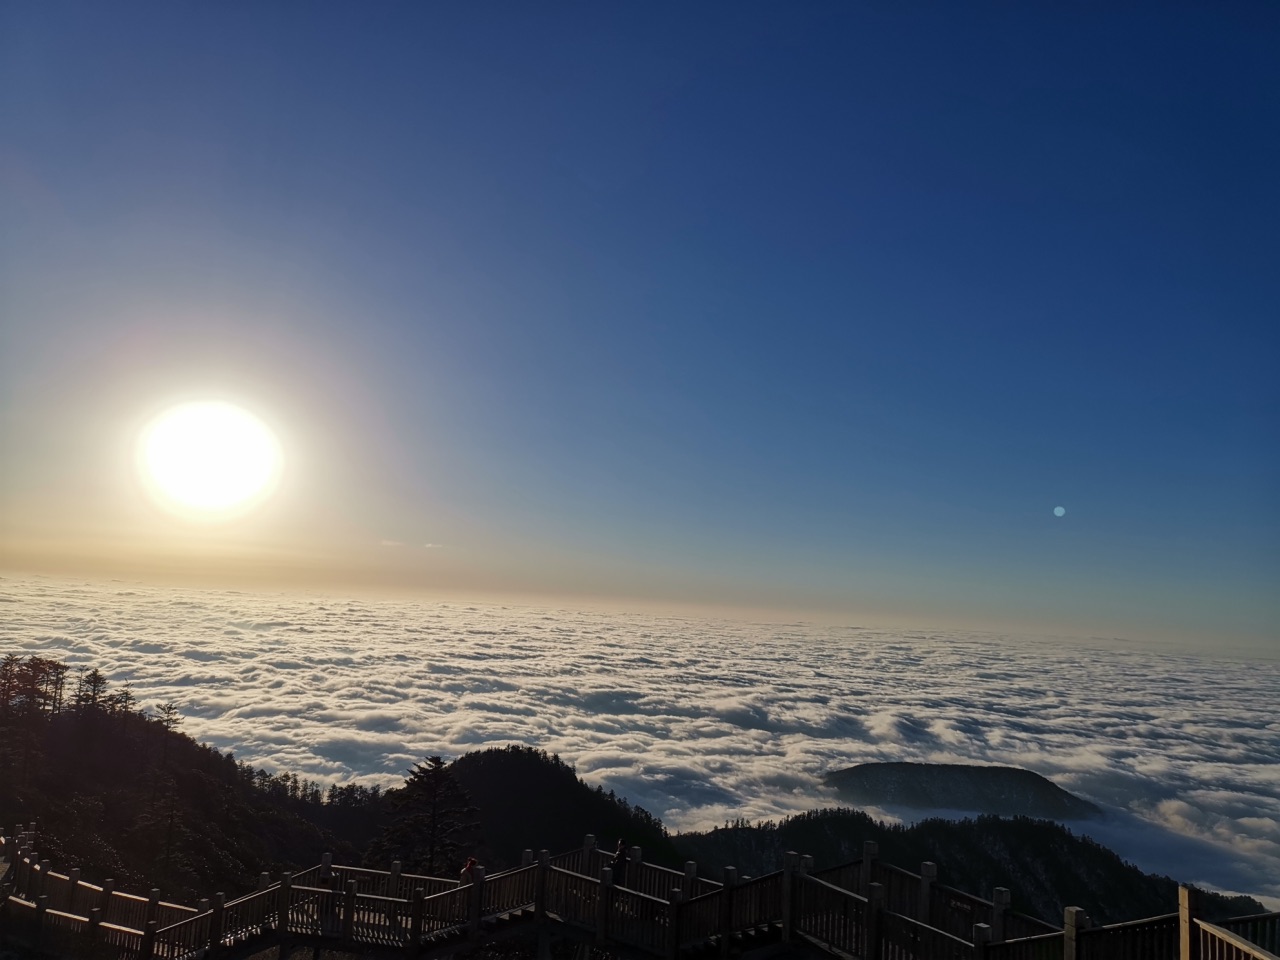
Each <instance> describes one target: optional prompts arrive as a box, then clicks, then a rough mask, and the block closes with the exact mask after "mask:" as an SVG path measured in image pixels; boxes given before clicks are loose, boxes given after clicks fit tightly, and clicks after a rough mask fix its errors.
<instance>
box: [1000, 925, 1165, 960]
mask: <svg viewBox="0 0 1280 960" xmlns="http://www.w3.org/2000/svg"><path fill="white" fill-rule="evenodd" d="M1062 941H1063V934H1062V931H1061V930H1055V931H1053V932H1052V933H1042V934H1040V935H1038V936H1034V937H1020V938H1018V939H1016V940H1004V941H1001V942H999V943H989V944H987V948H986V952H985V955H986V957H987V958H988V960H1062V958H1063V956H1064V955H1065V953H1064V949H1063V942H1062ZM1134 960H1139V958H1134ZM1158 960H1166V958H1164V957H1161V958H1158Z"/></svg>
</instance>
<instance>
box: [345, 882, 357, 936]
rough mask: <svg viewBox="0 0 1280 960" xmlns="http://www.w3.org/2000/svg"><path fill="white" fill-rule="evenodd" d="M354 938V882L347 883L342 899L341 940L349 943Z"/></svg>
mask: <svg viewBox="0 0 1280 960" xmlns="http://www.w3.org/2000/svg"><path fill="white" fill-rule="evenodd" d="M355 938H356V882H355V881H354V880H348V881H347V893H346V896H344V897H343V898H342V939H343V941H344V942H346V943H350V942H351V941H352V940H354V939H355Z"/></svg>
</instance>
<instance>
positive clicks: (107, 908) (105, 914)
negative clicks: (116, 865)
mask: <svg viewBox="0 0 1280 960" xmlns="http://www.w3.org/2000/svg"><path fill="white" fill-rule="evenodd" d="M115 892H116V882H115V881H114V880H112V879H110V878H108V879H106V880H103V881H102V893H101V894H100V896H99V899H98V906H99V907H101V908H102V919H103V920H105V921H106V922H107V923H110V922H111V895H112V894H113V893H115Z"/></svg>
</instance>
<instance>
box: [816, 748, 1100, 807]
mask: <svg viewBox="0 0 1280 960" xmlns="http://www.w3.org/2000/svg"><path fill="white" fill-rule="evenodd" d="M826 782H827V783H828V784H829V785H830V786H832V787H834V788H835V789H836V792H837V793H838V794H839V796H840V799H841V800H844V801H846V802H848V803H851V804H854V805H856V806H885V805H892V806H902V807H910V808H912V809H916V810H965V811H972V812H974V813H988V814H996V815H998V816H1004V817H1015V816H1021V817H1038V818H1042V819H1046V820H1088V819H1093V818H1095V817H1100V816H1102V810H1100V809H1099V808H1098V807H1096V806H1095V805H1094V804H1092V803H1090V802H1089V801H1088V800H1082V799H1081V798H1080V797H1077V796H1075V795H1074V794H1071V793H1068V792H1067V791H1066V790H1063V789H1062V788H1061V787H1059V786H1058V785H1057V784H1055V783H1054V782H1053V781H1051V780H1047V779H1045V778H1044V777H1042V776H1040V774H1038V773H1032V772H1031V771H1030V770H1023V769H1021V768H1020V767H982V766H977V765H973V764H962V763H904V762H895V763H860V764H857V765H856V766H852V767H846V768H845V769H843V770H836V771H834V772H832V773H829V774H827V776H826Z"/></svg>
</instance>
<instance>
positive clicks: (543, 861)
mask: <svg viewBox="0 0 1280 960" xmlns="http://www.w3.org/2000/svg"><path fill="white" fill-rule="evenodd" d="M550 872H551V851H549V850H539V851H538V882H537V885H536V886H535V887H534V888H533V916H534V918H535V919H536V920H537V921H538V924H539V925H542V924H543V922H544V921H545V920H546V919H547V878H548V875H549V874H550Z"/></svg>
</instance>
